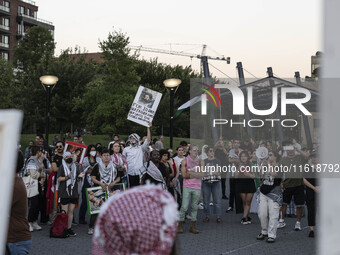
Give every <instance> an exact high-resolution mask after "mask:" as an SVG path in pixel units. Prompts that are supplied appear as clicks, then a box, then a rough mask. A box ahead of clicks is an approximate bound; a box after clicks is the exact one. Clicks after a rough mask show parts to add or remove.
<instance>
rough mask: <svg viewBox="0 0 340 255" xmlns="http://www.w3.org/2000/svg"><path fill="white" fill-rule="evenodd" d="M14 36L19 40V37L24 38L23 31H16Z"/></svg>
mask: <svg viewBox="0 0 340 255" xmlns="http://www.w3.org/2000/svg"><path fill="white" fill-rule="evenodd" d="M16 38H17V39H18V40H19V39H24V40H25V39H26V37H25V33H24V32H18V33H17V35H16Z"/></svg>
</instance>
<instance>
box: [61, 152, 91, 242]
mask: <svg viewBox="0 0 340 255" xmlns="http://www.w3.org/2000/svg"><path fill="white" fill-rule="evenodd" d="M63 156H64V159H63V161H62V165H61V166H60V167H59V170H58V182H59V199H60V203H61V209H62V210H64V211H65V212H66V213H67V215H68V225H67V227H68V234H69V236H76V235H77V234H76V233H74V231H73V230H72V229H71V226H72V220H73V211H74V208H75V205H76V204H77V203H78V181H79V180H80V178H82V177H84V176H85V173H84V172H82V173H80V174H79V175H78V173H77V170H76V165H75V164H74V162H73V157H72V154H71V153H70V152H65V153H64V155H63Z"/></svg>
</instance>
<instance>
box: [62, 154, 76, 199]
mask: <svg viewBox="0 0 340 255" xmlns="http://www.w3.org/2000/svg"><path fill="white" fill-rule="evenodd" d="M63 168H64V173H65V176H68V175H69V174H70V173H71V178H70V179H68V180H67V181H66V192H67V194H68V195H69V196H72V193H73V188H74V185H75V184H76V181H77V168H76V165H75V164H74V163H72V164H71V165H70V166H68V165H67V163H66V161H65V160H64V159H63ZM70 185H71V193H70V191H69V190H70V189H69V186H70Z"/></svg>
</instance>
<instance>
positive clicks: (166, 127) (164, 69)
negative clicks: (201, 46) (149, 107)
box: [137, 59, 199, 137]
mask: <svg viewBox="0 0 340 255" xmlns="http://www.w3.org/2000/svg"><path fill="white" fill-rule="evenodd" d="M137 73H138V75H139V76H140V77H141V81H140V84H141V85H143V86H145V87H148V88H150V89H152V90H156V91H158V92H160V93H162V94H163V96H162V100H161V102H160V104H159V106H158V109H157V112H156V115H155V118H154V122H153V126H154V127H156V132H157V134H161V133H162V130H163V132H164V134H166V135H169V131H170V107H169V104H170V92H169V89H167V88H166V87H165V86H164V84H163V81H164V80H166V79H169V78H177V79H180V80H181V81H182V83H181V84H180V86H179V87H178V89H177V90H176V94H175V100H174V106H175V109H174V111H176V109H177V108H178V107H179V106H181V105H182V104H184V103H185V102H187V101H188V100H189V99H190V79H191V78H197V77H199V74H197V73H195V72H193V71H192V70H191V68H189V67H182V66H179V65H176V66H174V67H173V66H171V65H166V64H161V63H158V61H157V59H152V60H150V61H146V60H141V61H138V66H137ZM189 130H190V119H189V114H188V113H186V114H182V115H180V116H179V118H176V119H175V120H174V134H175V135H178V136H179V135H181V136H183V137H188V136H189Z"/></svg>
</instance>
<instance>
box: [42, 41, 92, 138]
mask: <svg viewBox="0 0 340 255" xmlns="http://www.w3.org/2000/svg"><path fill="white" fill-rule="evenodd" d="M85 54H86V52H85V51H81V49H80V48H79V47H75V49H72V48H68V49H66V50H63V51H62V52H61V54H60V55H59V57H58V58H54V59H53V61H52V63H51V65H50V67H49V70H50V71H49V73H51V74H53V75H55V76H57V77H58V78H59V81H58V84H57V85H56V86H55V88H54V90H53V93H52V100H51V106H52V108H51V116H52V118H51V124H52V125H51V127H52V130H51V131H53V130H54V131H55V132H62V133H63V132H64V131H67V130H68V127H70V126H71V124H73V123H74V124H75V128H78V129H79V128H81V127H84V126H85V123H83V122H82V109H81V107H79V101H81V98H82V97H83V94H84V92H85V91H86V85H87V84H88V83H89V82H91V81H92V80H93V79H94V77H95V75H96V73H97V68H96V66H95V63H94V62H93V61H92V60H89V61H86V59H85ZM65 129H67V130H65Z"/></svg>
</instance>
